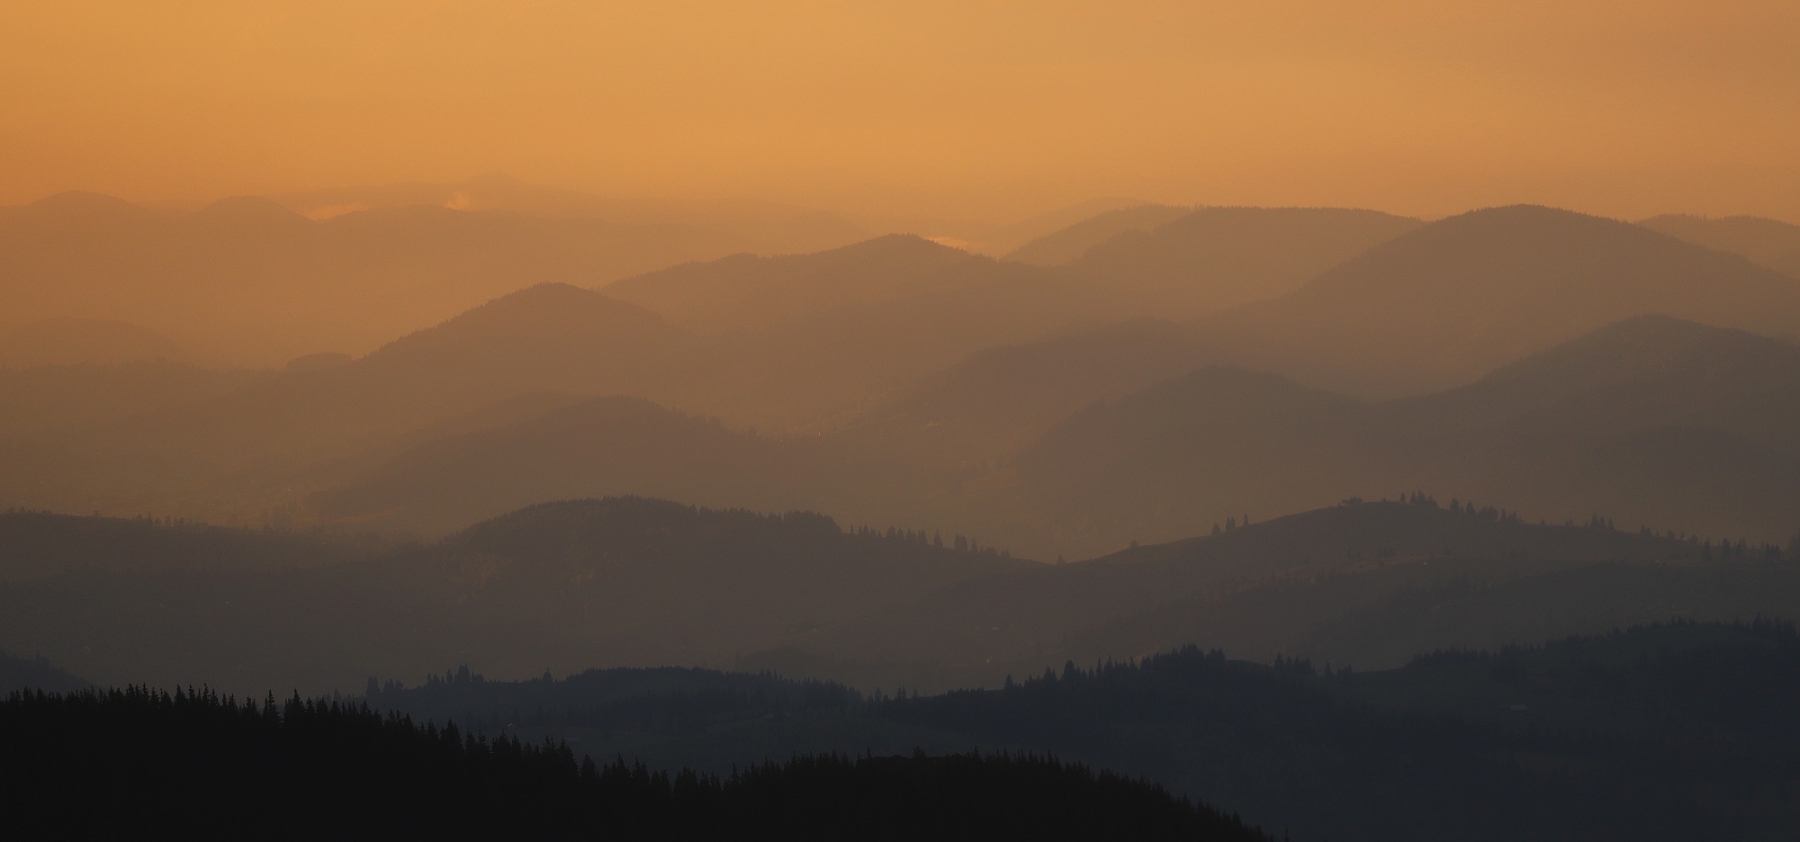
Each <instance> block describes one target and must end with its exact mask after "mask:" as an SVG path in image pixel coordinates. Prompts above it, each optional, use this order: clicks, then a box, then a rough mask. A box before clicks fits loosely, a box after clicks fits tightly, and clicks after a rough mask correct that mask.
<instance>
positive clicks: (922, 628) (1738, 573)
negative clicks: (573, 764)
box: [0, 495, 1800, 692]
mask: <svg viewBox="0 0 1800 842" xmlns="http://www.w3.org/2000/svg"><path fill="white" fill-rule="evenodd" d="M69 522H70V523H74V524H76V525H81V524H87V525H89V526H92V527H93V528H94V529H95V530H96V531H106V532H108V534H120V535H129V534H132V533H131V532H130V531H129V530H119V529H116V528H115V527H113V526H112V524H113V523H114V522H111V521H107V520H105V519H89V518H71V519H69ZM27 526H28V527H29V526H30V525H29V524H27ZM1225 526H1226V527H1229V528H1224V529H1221V531H1220V534H1218V535H1216V536H1201V537H1198V538H1194V539H1189V540H1186V541H1181V542H1176V543H1172V544H1168V545H1154V546H1153V545H1145V546H1140V547H1138V548H1136V549H1133V550H1129V551H1126V552H1123V553H1120V554H1117V555H1115V556H1110V557H1106V558H1102V559H1097V560H1094V561H1089V562H1079V563H1067V564H1060V565H1050V564H1039V563H1035V562H1030V561H1023V560H1018V559H1013V558H1009V557H1008V553H1006V552H1005V551H1004V550H1003V549H1001V550H996V549H994V548H992V547H988V546H984V545H983V543H981V542H980V539H979V536H978V537H977V538H969V537H966V536H964V535H959V534H954V533H950V532H945V533H942V534H939V533H938V532H937V531H936V530H932V531H930V532H927V531H925V530H883V531H880V532H876V531H871V530H867V529H861V528H858V529H852V530H849V531H845V530H842V529H840V528H839V527H838V526H837V525H836V524H835V523H833V522H832V521H831V520H830V519H828V518H824V517H822V516H819V515H812V514H799V513H796V514H788V515H780V516H774V515H759V514H755V513H751V512H746V511H726V510H707V509H697V508H693V507H690V506H683V505H678V504H673V503H667V502H662V501H653V500H645V499H640V498H615V499H606V500H597V501H594V500H590V501H574V502H567V503H557V504H545V505H540V506H534V507H530V508H527V509H523V510H521V511H519V512H516V513H513V514H510V515H506V516H503V517H499V518H496V519H493V520H490V521H486V522H484V523H481V524H478V525H476V526H475V527H471V528H470V529H467V530H465V531H463V532H461V533H458V534H456V535H454V536H452V537H450V538H448V539H445V540H443V541H441V542H439V543H436V544H432V545H429V546H423V547H413V548H406V547H402V548H398V549H387V550H381V551H378V553H377V554H374V555H364V556H362V557H359V558H355V559H354V560H350V561H347V562H345V563H337V564H315V565H313V566H309V567H305V568H297V567H292V566H285V562H280V561H279V560H280V559H285V558H288V556H287V555H286V554H287V553H289V552H290V550H291V546H292V545H291V543H290V542H289V540H288V539H285V538H283V537H282V536H281V535H279V534H275V535H262V534H261V533H233V534H239V535H245V536H251V537H254V538H256V539H257V540H259V541H261V543H256V542H253V541H250V540H247V539H246V540H244V541H243V542H241V544H240V549H239V550H237V551H236V555H237V556H238V561H237V563H236V564H234V565H232V566H221V565H211V566H208V565H201V564H194V565H189V566H170V565H160V564H146V565H145V566H144V567H142V568H134V566H133V564H131V563H127V562H124V561H121V562H118V563H113V564H111V565H110V566H106V567H91V568H90V569H85V570H84V569H70V570H51V571H49V572H48V575H44V571H42V570H39V572H38V573H37V574H34V576H33V577H32V578H30V579H28V580H23V581H12V582H6V583H0V609H3V610H0V650H5V651H12V652H21V653H25V652H30V653H42V654H43V655H44V656H46V657H48V658H50V659H52V660H53V661H54V662H55V663H57V664H58V665H61V666H63V667H65V668H67V669H69V670H71V671H72V672H74V673H76V674H79V675H81V676H83V677H85V678H88V679H90V680H93V681H97V682H101V683H109V684H118V683H124V682H130V681H143V680H148V679H149V678H150V677H154V676H158V675H161V676H166V677H167V678H165V679H164V680H169V681H180V682H182V683H183V684H187V683H194V684H199V683H210V684H212V685H214V686H220V687H224V688H230V689H235V690H242V691H253V690H259V689H266V688H268V687H271V686H273V687H279V688H294V689H301V690H305V691H307V692H324V691H329V690H331V689H334V688H335V689H339V690H344V689H353V688H357V687H361V686H362V685H363V681H364V679H365V678H366V677H367V676H368V675H372V674H373V675H384V676H392V675H408V674H412V675H417V674H420V673H422V672H425V671H431V670H436V669H440V668H441V667H442V666H443V665H444V664H447V663H468V664H471V665H473V666H475V667H476V668H478V669H480V670H482V671H483V672H486V673H488V674H491V675H498V676H512V677H518V676H529V675H540V674H542V672H543V671H544V670H545V669H546V668H549V669H552V670H554V671H555V672H557V673H566V672H571V671H575V670H580V669H586V668H589V667H593V666H600V665H631V666H656V665H669V664H687V665H709V666H743V667H756V668H764V667H766V668H774V669H778V670H780V671H782V672H784V673H788V674H796V675H816V676H825V677H833V678H838V679H841V680H846V681H850V682H853V683H855V684H857V685H858V686H864V687H868V686H889V687H891V686H894V685H895V684H896V683H903V684H905V685H906V686H908V687H913V688H925V689H930V688H946V687H954V686H972V685H982V684H986V685H989V686H992V685H995V684H998V683H999V682H1000V681H1001V680H1002V679H1003V678H1004V677H1005V675H1006V674H1007V673H1009V672H1012V673H1019V674H1024V673H1033V672H1037V671H1041V670H1042V668H1043V667H1044V666H1046V665H1060V664H1061V663H1063V662H1064V661H1065V660H1068V659H1074V660H1077V661H1081V662H1091V661H1092V660H1094V659H1095V658H1106V657H1111V658H1127V657H1135V656H1139V655H1144V654H1148V653H1151V652H1156V651H1160V650H1164V649H1167V648H1169V647H1171V646H1177V645H1181V644H1184V643H1190V642H1195V641H1202V642H1206V643H1208V644H1209V645H1225V646H1229V647H1230V650H1231V651H1233V652H1234V653H1240V654H1242V655H1244V656H1247V657H1256V658H1272V657H1274V656H1275V655H1277V654H1286V655H1290V656H1291V655H1301V656H1306V657H1311V658H1314V659H1316V660H1319V661H1327V660H1329V661H1331V662H1334V663H1354V664H1357V665H1358V666H1361V667H1375V666H1382V665H1393V664H1397V663H1401V662H1403V661H1404V660H1405V659H1406V658H1407V657H1410V655H1412V654H1413V653H1416V652H1419V651H1428V650H1432V649H1437V648H1445V647H1495V646H1501V645H1505V644H1508V643H1512V642H1521V641H1533V640H1542V639H1547V638H1550V637H1554V636H1558V635H1566V634H1571V633H1590V632H1596V631H1602V630H1605V629H1608V628H1612V627H1614V626H1617V625H1621V624H1629V623H1637V622H1651V621H1656V620H1662V619H1667V618H1668V617H1670V616H1682V617H1691V618H1699V619H1720V620H1731V619H1747V618H1751V617H1756V616H1772V617H1786V616H1795V615H1797V614H1800V565H1796V564H1794V563H1793V562H1792V560H1791V559H1792V553H1793V550H1792V549H1790V548H1786V547H1778V546H1761V545H1752V544H1749V543H1742V544H1740V543H1738V542H1733V543H1732V544H1731V545H1730V546H1729V547H1727V546H1724V545H1723V544H1722V543H1721V542H1719V541H1718V539H1717V538H1709V539H1701V538H1690V537H1685V536H1676V535H1647V534H1640V533H1638V532H1636V531H1622V530H1618V529H1614V528H1612V525H1611V524H1610V523H1607V522H1605V521H1603V520H1590V521H1589V522H1587V523H1585V524H1583V525H1569V526H1548V525H1536V524H1529V523H1524V522H1521V521H1520V520H1519V519H1517V518H1516V517H1513V516H1502V515H1501V514H1500V513H1499V512H1497V511H1496V510H1494V509H1492V508H1491V507H1475V506H1471V505H1463V504H1461V503H1457V505H1456V506H1455V507H1454V508H1452V507H1449V506H1440V505H1437V504H1436V502H1435V501H1432V500H1430V499H1428V498H1426V497H1423V496H1418V495H1415V499H1414V501H1413V502H1407V503H1362V504H1355V505H1344V506H1335V507H1331V508H1327V509H1322V510H1318V511H1314V512H1308V513H1304V514H1300V515H1293V516H1289V517H1284V518H1277V519H1272V520H1269V521H1262V522H1257V523H1254V524H1250V525H1247V526H1246V525H1241V524H1239V523H1238V522H1236V521H1235V518H1234V520H1233V521H1228V522H1227V523H1226V524H1225ZM940 542H941V545H940ZM145 543H146V545H149V544H150V543H152V542H151V541H148V540H146V541H145ZM115 552H116V553H117V554H119V555H120V556H123V557H127V558H129V557H131V556H132V552H131V550H130V548H129V546H124V545H121V546H119V547H118V548H117V549H116V550H115ZM257 554H263V555H264V556H266V557H267V558H268V559H269V560H268V561H257V560H256V559H255V558H254V556H256V555H257ZM141 557H143V558H150V557H151V554H148V553H145V554H142V555H141Z"/></svg>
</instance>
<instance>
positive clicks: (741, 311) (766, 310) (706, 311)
mask: <svg viewBox="0 0 1800 842" xmlns="http://www.w3.org/2000/svg"><path fill="white" fill-rule="evenodd" d="M1004 271H1005V270H1003V269H1000V268H999V267H996V266H995V265H994V263H993V261H992V260H990V259H987V258H983V257H976V256H974V255H971V254H969V253H967V252H964V251H959V250H957V249H953V248H948V247H946V246H941V245H938V244H936V243H932V242H930V241H927V240H925V239H922V238H920V237H916V236H910V235H900V234H891V235H888V236H885V237H878V238H876V239H873V240H867V241H864V242H860V243H856V244H854V245H849V246H844V247H842V248H837V249H832V250H829V251H822V252H817V253H814V254H803V255H783V256H778V257H757V256H755V255H749V254H740V255H734V256H732V257H728V258H724V259H721V260H717V261H713V262H710V263H690V264H683V265H680V266H675V267H671V268H668V269H663V270H660V271H656V272H650V273H648V274H643V275H637V276H634V277H630V278H625V279H623V280H619V281H614V282H613V283H611V284H608V285H606V286H605V287H604V289H603V291H604V292H605V294H606V295H608V296H611V297H613V298H617V299H619V300H621V301H629V302H631V303H633V304H637V305H639V306H641V307H644V308H646V309H648V310H651V311H653V312H656V313H657V314H659V315H661V316H662V317H663V318H665V319H668V320H669V322H670V323H671V324H675V325H678V326H680V327H683V328H686V329H688V330H692V331H694V332H696V333H700V334H720V333H731V332H735V331H746V330H766V329H769V328H777V327H788V326H792V325H793V324H794V323H796V322H801V321H804V320H806V319H807V318H809V317H817V316H820V315H824V314H826V313H830V312H832V311H834V310H839V309H845V308H849V307H855V306H861V305H869V304H877V303H881V302H885V301H892V300H895V299H899V298H907V297H911V296H916V295H921V294H926V293H933V292H941V291H944V290H951V289H957V288H960V287H964V286H967V285H970V284H974V283H980V282H981V281H983V280H985V279H987V278H988V277H992V276H994V275H995V274H997V273H1001V272H1004Z"/></svg>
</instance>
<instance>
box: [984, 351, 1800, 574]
mask: <svg viewBox="0 0 1800 842" xmlns="http://www.w3.org/2000/svg"><path fill="white" fill-rule="evenodd" d="M1796 402H1800V348H1797V347H1795V346H1794V345H1791V344H1789V343H1786V342H1782V341H1779V340H1773V339H1767V338H1764V337H1758V336H1753V335H1750V334H1747V333H1744V332H1741V331H1734V330H1728V329H1723V328H1710V327H1705V326H1702V325H1698V324H1694V323H1692V322H1686V321H1681V320H1677V319H1671V318H1667V317H1660V316H1649V317H1642V318H1638V319H1631V320H1627V321H1625V322H1622V323H1619V324H1617V325H1613V326H1609V327H1607V328H1604V329H1602V330H1600V331H1596V332H1594V333H1593V334H1590V335H1589V336H1585V337H1582V338H1579V339H1577V340H1574V341H1572V342H1568V343H1565V344H1563V345H1561V346H1558V347H1556V348H1553V349H1551V350H1548V351H1545V352H1542V353H1540V354H1538V355H1535V356H1533V357H1530V358H1528V359H1526V360H1524V361H1521V362H1519V363H1517V364H1514V365H1513V366H1509V367H1507V368H1504V369H1501V370H1500V371H1497V372H1495V373H1493V374H1491V375H1489V376H1488V377H1486V378H1483V379H1482V380H1480V381H1478V382H1476V383H1474V384H1471V385H1469V386H1465V387H1461V388H1458V389H1454V390H1450V391H1446V392H1442V393H1437V394H1433V395H1429V396H1424V397H1418V398H1408V399H1399V400H1392V401H1387V402H1378V403H1365V402H1361V401H1357V400H1354V399H1350V398H1346V397H1342V396H1338V395H1335V394H1332V393H1327V392H1321V391H1316V390H1311V389H1307V388H1305V387H1301V386H1298V385H1295V384H1293V383H1291V382H1290V381H1287V380H1284V379H1282V378H1280V377H1277V376H1274V375H1267V374H1255V373H1250V372H1245V371H1241V370H1237V369H1230V368H1213V369H1205V370H1202V371H1199V372H1196V373H1194V374H1191V375H1187V376H1184V377H1180V378H1176V379H1174V380H1170V381H1166V382H1164V383H1161V384H1158V385H1156V386H1152V387H1150V388H1148V389H1145V390H1143V391H1141V392H1137V393H1134V394H1132V395H1129V396H1127V397H1124V398H1120V399H1118V400H1116V401H1112V402H1107V403H1101V404H1098V405H1096V406H1094V407H1091V408H1089V409H1087V410H1084V411H1083V412H1081V413H1079V414H1077V415H1075V416H1072V417H1071V418H1069V419H1068V420H1066V421H1064V422H1063V423H1061V424H1059V425H1057V426H1056V427H1055V428H1053V429H1052V430H1051V431H1049V432H1048V433H1046V434H1045V435H1044V436H1043V437H1042V438H1041V439H1039V440H1038V441H1036V442H1034V443H1033V444H1031V445H1030V446H1029V447H1027V448H1025V449H1024V450H1023V451H1021V452H1020V453H1019V454H1018V456H1017V458H1016V460H1014V461H1013V463H1012V464H1010V465H1009V466H1008V467H1007V468H1006V472H1005V477H1006V481H1005V482H1004V483H999V482H996V483H993V484H992V485H990V486H988V489H989V490H985V491H983V492H981V494H980V495H972V496H978V497H980V496H986V497H987V499H989V500H995V499H1005V498H1007V497H1008V496H1010V495H1016V496H1014V497H1013V500H1014V502H1012V503H1010V504H1009V505H1013V506H1017V509H1016V510H1017V511H1020V512H1022V513H1029V514H1028V515H1024V514H1022V515H1021V516H1022V517H1029V518H1031V520H1030V522H1029V524H1030V525H1029V526H1028V527H1027V528H1028V529H1029V530H1032V531H1038V532H1041V533H1043V534H1056V533H1062V534H1068V535H1076V534H1082V535H1088V536H1093V537H1092V538H1088V539H1082V541H1081V542H1080V543H1076V544H1075V546H1076V547H1078V548H1079V549H1078V552H1079V551H1087V552H1092V551H1095V550H1098V549H1101V548H1103V547H1105V546H1106V544H1105V543H1104V542H1102V543H1099V544H1095V543H1088V541H1090V540H1098V539H1099V536H1101V535H1105V536H1107V537H1106V540H1107V541H1110V542H1111V545H1112V546H1118V545H1120V544H1122V543H1124V542H1125V541H1127V540H1131V539H1138V540H1167V539H1170V538H1173V537H1175V536H1178V535H1181V534H1192V533H1194V532H1198V531H1202V530H1204V529H1205V528H1208V527H1209V526H1210V525H1211V524H1213V523H1216V522H1220V521H1222V520H1223V519H1224V518H1225V517H1226V516H1229V515H1233V514H1241V513H1243V512H1246V511H1248V512H1252V513H1255V512H1285V511H1296V510H1301V509H1306V508H1312V507H1316V506H1321V505H1327V504H1329V503H1330V502H1332V501H1335V500H1337V499H1341V498H1346V497H1353V496H1370V497H1372V496H1384V494H1383V492H1384V491H1385V490H1386V489H1391V488H1407V487H1417V488H1433V489H1438V490H1439V491H1440V492H1441V493H1446V494H1463V495H1473V494H1484V493H1492V494H1503V495H1504V499H1507V500H1509V501H1512V502H1513V503H1514V505H1517V506H1519V507H1520V508H1522V509H1524V510H1526V511H1529V512H1532V513H1533V514H1534V515H1535V516H1538V517H1548V518H1551V519H1554V520H1557V521H1561V520H1564V519H1567V518H1585V517H1586V516H1587V515H1588V514H1591V513H1592V512H1594V511H1605V512H1608V513H1611V514H1612V515H1613V516H1615V517H1619V518H1623V519H1625V520H1628V521H1629V522H1630V523H1632V524H1633V525H1637V524H1657V525H1659V528H1676V527H1678V528H1682V529H1687V530H1689V531H1693V532H1700V533H1705V534H1712V535H1730V536H1734V537H1735V536H1747V537H1750V538H1752V539H1755V540H1784V539H1785V538H1786V537H1787V536H1788V535H1791V534H1793V532H1794V531H1795V530H1796V529H1797V528H1800V522H1797V521H1796V520H1795V512H1800V496H1797V494H1800V491H1796V489H1795V487H1794V486H1793V484H1792V483H1791V482H1790V481H1788V480H1787V479H1786V477H1789V476H1791V475H1792V474H1791V471H1792V470H1794V469H1795V467H1797V466H1800V462H1797V460H1800V440H1796V439H1795V437H1794V434H1793V431H1792V430H1793V425H1792V424H1791V423H1790V419H1791V418H1792V417H1794V416H1793V413H1794V412H1795V411H1796V409H1800V404H1797V403H1796ZM969 505H975V506H980V505H982V504H981V503H977V502H971V503H969ZM1002 534H1007V533H1002ZM1009 537H1010V536H1009ZM1032 549H1033V551H1036V552H1041V550H1037V549H1036V548H1035V547H1033V548H1032Z"/></svg>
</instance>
